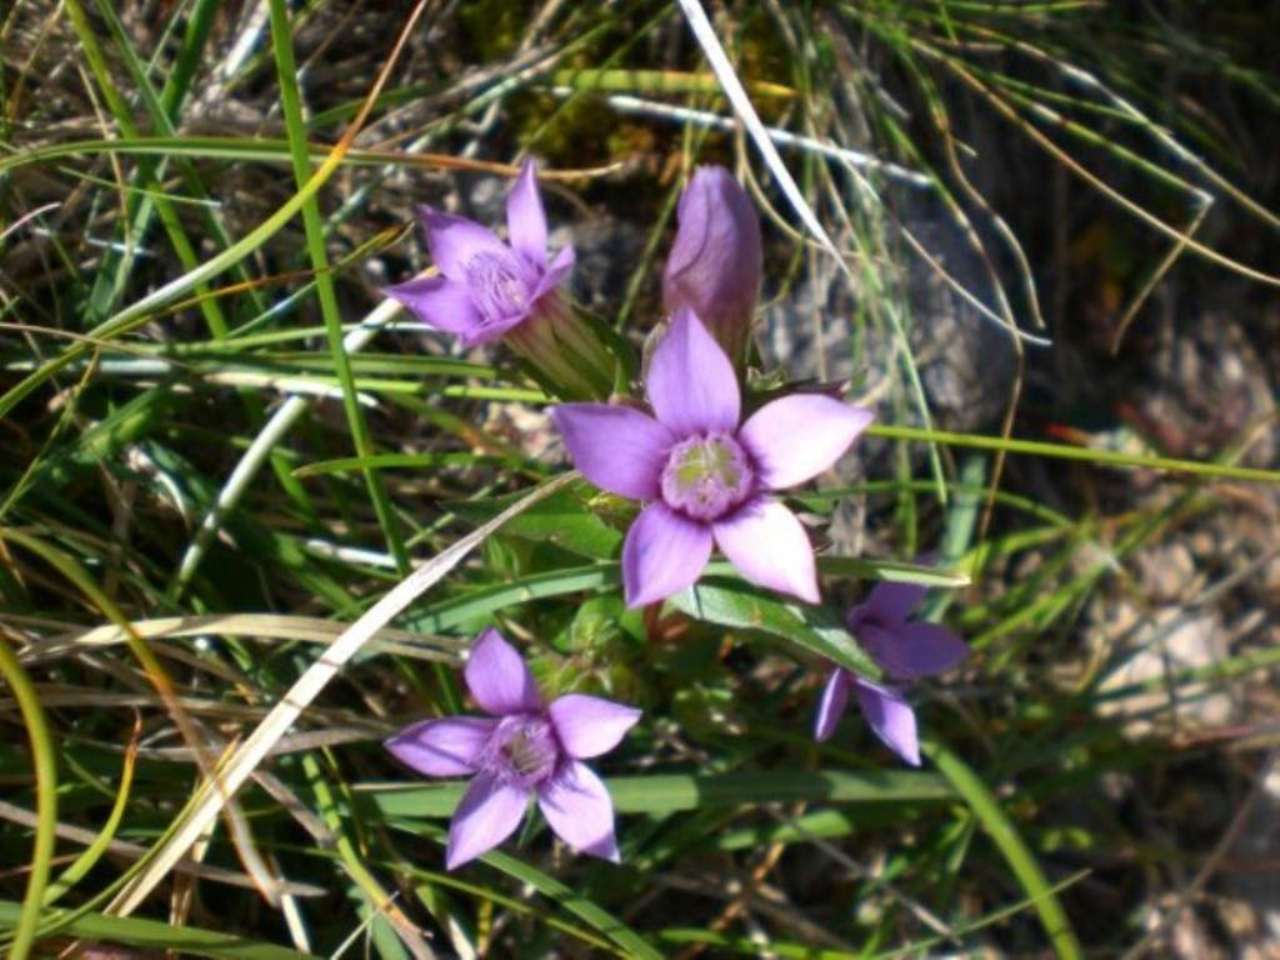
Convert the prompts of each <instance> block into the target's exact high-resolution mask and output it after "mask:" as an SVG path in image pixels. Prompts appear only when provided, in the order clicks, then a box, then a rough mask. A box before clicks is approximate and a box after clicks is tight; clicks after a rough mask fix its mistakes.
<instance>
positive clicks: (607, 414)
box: [551, 308, 872, 607]
mask: <svg viewBox="0 0 1280 960" xmlns="http://www.w3.org/2000/svg"><path fill="white" fill-rule="evenodd" d="M645 388H646V391H647V393H648V397H649V404H650V406H652V408H653V412H654V415H655V416H652V417H651V416H649V415H647V414H645V413H642V412H640V411H639V410H635V409H632V408H630V407H624V406H608V405H604V404H593V403H574V404H564V405H562V406H559V407H556V408H555V409H553V410H552V411H551V414H552V417H553V418H554V420H555V424H556V426H557V428H558V429H559V430H560V433H561V434H562V435H563V436H564V441H565V444H566V446H568V448H569V453H570V455H571V456H572V457H573V460H574V463H575V464H576V466H577V467H578V469H579V470H581V471H582V473H583V474H584V475H585V476H586V478H587V479H588V480H590V481H591V482H592V483H594V484H596V486H598V487H602V488H603V489H605V490H608V491H609V492H610V493H616V494H618V495H619V496H623V497H630V498H632V499H635V500H642V501H649V505H648V506H646V507H645V508H644V510H643V511H642V512H641V513H640V516H639V517H637V518H636V521H635V523H633V524H632V525H631V529H630V530H629V531H628V533H627V537H626V541H625V542H624V544H623V547H622V581H623V585H624V587H625V590H626V598H627V605H628V606H631V607H637V606H641V605H643V604H647V603H654V602H656V601H659V600H663V599H665V598H666V597H669V596H671V595H672V594H674V593H677V592H679V591H680V590H683V589H684V588H685V587H687V586H689V585H690V584H692V583H693V582H694V581H696V580H697V579H698V576H699V575H700V574H701V573H702V569H703V567H705V566H706V564H707V561H708V559H710V557H711V548H712V544H713V542H714V543H715V544H718V545H719V547H720V549H721V550H722V551H723V552H724V553H725V555H726V556H727V557H728V558H729V559H730V560H731V561H732V562H733V564H734V566H736V567H737V568H738V569H739V570H740V571H741V572H742V575H743V576H744V577H746V578H747V579H748V580H750V581H752V582H753V583H757V584H760V585H761V586H765V587H769V588H772V589H776V590H781V591H784V592H786V593H790V594H794V595H795V596H797V597H800V598H802V599H804V600H808V601H809V602H811V603H816V602H817V601H818V581H817V574H816V571H815V569H814V561H813V548H812V547H811V546H810V544H809V538H808V536H807V535H806V534H805V531H804V527H802V526H801V524H800V521H799V520H798V519H796V516H795V514H793V513H792V512H791V511H790V510H788V509H787V508H786V507H785V506H784V505H783V504H782V503H781V502H779V501H778V500H776V499H774V498H772V497H770V496H768V493H769V491H772V490H780V489H783V488H786V487H791V486H795V485H796V484H798V483H803V482H804V481H806V480H808V479H810V478H811V477H814V476H816V475H817V474H819V473H821V472H822V471H823V470H826V469H827V468H828V467H830V466H831V465H832V464H833V463H834V462H835V461H836V460H837V459H838V458H839V457H840V455H841V454H842V453H844V451H845V450H846V449H847V448H848V446H849V445H850V444H851V443H852V442H853V441H854V439H855V438H856V437H857V436H858V434H859V433H861V432H862V430H863V429H864V428H865V427H866V426H867V424H868V423H870V422H871V418H872V413H871V411H870V410H866V409H863V408H861V407H853V406H849V405H848V404H845V403H841V402H840V401H839V400H836V399H834V398H832V397H829V396H825V395H822V394H793V395H792V396H789V397H783V398H782V399H780V400H774V401H772V402H771V403H768V404H765V406H763V407H761V408H760V409H759V410H758V411H756V412H755V413H754V414H752V415H751V416H750V417H749V418H748V419H747V421H746V422H745V423H741V424H740V423H739V421H740V419H741V398H740V396H739V393H738V381H737V378H736V377H735V376H734V372H733V365H732V364H731V363H730V362H729V358H728V357H727V356H726V355H725V352H724V351H723V350H722V349H720V347H719V346H718V345H717V344H716V342H715V341H714V340H713V339H712V338H711V336H710V335H709V334H708V333H707V331H706V328H705V327H703V325H702V323H701V321H699V320H698V318H697V316H695V314H694V313H693V311H692V310H690V309H687V308H686V309H683V310H681V311H679V312H678V313H677V314H676V316H675V318H674V320H673V322H672V324H671V329H670V330H669V331H668V332H667V334H666V336H665V337H664V338H663V340H662V342H661V343H659V344H658V347H657V349H655V350H654V352H653V358H652V360H651V362H650V364H649V372H648V375H647V377H646V379H645Z"/></svg>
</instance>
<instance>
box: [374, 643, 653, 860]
mask: <svg viewBox="0 0 1280 960" xmlns="http://www.w3.org/2000/svg"><path fill="white" fill-rule="evenodd" d="M466 678H467V688H468V689H469V690H470V691H471V696H472V697H473V698H475V701H476V703H478V704H479V705H480V708H481V709H482V710H484V712H485V713H487V714H489V716H487V717H445V718H443V719H441V720H423V721H421V722H419V723H415V724H412V725H410V726H408V727H405V728H404V729H403V730H401V731H400V732H399V733H397V734H396V735H395V736H394V737H392V738H391V739H390V740H388V741H387V744H386V746H387V749H388V750H390V751H391V752H392V753H393V754H394V755H395V756H396V758H397V759H398V760H400V761H401V762H402V763H404V764H406V765H408V766H410V767H412V768H413V769H414V770H417V771H418V772H419V773H424V774H426V775H427V776H429V777H461V776H468V775H470V776H472V780H471V786H469V787H468V788H467V792H466V793H465V794H463V796H462V800H461V801H460V802H459V804H458V809H457V810H456V811H455V812H454V815H453V823H452V824H451V825H450V828H449V846H448V849H447V850H446V851H445V865H446V867H447V868H448V869H450V870H453V869H454V868H455V867H460V866H462V864H464V863H466V862H467V861H468V860H472V859H474V858H476V857H478V856H480V855H481V854H483V853H485V852H487V851H489V850H491V849H493V848H494V847H496V846H497V845H498V844H500V843H502V841H503V840H506V839H507V837H509V836H511V834H512V833H513V832H514V831H515V829H516V827H517V826H519V825H520V820H521V818H522V817H523V816H524V813H525V810H526V809H527V808H528V806H529V796H530V795H531V794H534V795H536V796H537V798H538V806H539V807H540V808H541V810H542V814H543V816H545V817H546V818H547V822H548V823H550V824H551V829H552V830H554V831H555V832H556V834H557V835H558V836H559V837H560V839H561V840H563V841H564V842H565V843H567V844H568V845H569V846H571V847H572V848H573V849H575V850H577V851H579V852H581V853H589V854H591V855H592V856H596V857H603V858H604V859H606V860H612V861H613V862H614V863H617V862H618V844H617V841H616V840H615V838H614V833H613V801H611V800H610V799H609V791H608V790H606V789H605V785H604V784H603V783H602V782H601V781H600V778H599V777H597V776H596V775H595V774H594V773H593V772H592V771H591V768H590V767H588V766H587V765H586V764H585V763H583V762H582V761H583V760H587V759H590V758H591V757H598V756H600V755H601V754H603V753H608V752H609V751H610V750H612V749H613V748H614V747H616V746H617V745H618V742H619V741H620V740H621V739H622V737H623V736H624V735H625V734H626V732H627V731H628V730H629V729H631V727H632V725H634V724H635V722H636V721H637V720H639V719H640V711H639V710H636V709H634V708H633V707H627V706H623V705H622V704H618V703H614V702H613V701H611V700H604V699H602V698H600V697H591V696H587V695H585V694H580V693H570V694H566V695H565V696H562V697H557V698H556V699H555V700H553V701H552V702H551V703H550V705H544V704H543V702H542V697H541V696H540V695H539V694H538V688H537V686H536V685H535V684H534V680H533V675H532V674H530V673H529V669H528V668H527V667H526V666H525V665H524V661H523V660H521V659H520V654H519V653H517V652H516V650H515V649H514V648H513V647H512V646H511V645H510V644H509V643H507V642H506V640H504V639H503V638H502V634H500V633H498V631H497V630H494V629H492V628H490V629H488V630H485V631H484V632H483V633H481V634H480V636H479V637H477V638H476V642H475V644H474V645H473V646H472V648H471V655H470V657H468V658H467V666H466Z"/></svg>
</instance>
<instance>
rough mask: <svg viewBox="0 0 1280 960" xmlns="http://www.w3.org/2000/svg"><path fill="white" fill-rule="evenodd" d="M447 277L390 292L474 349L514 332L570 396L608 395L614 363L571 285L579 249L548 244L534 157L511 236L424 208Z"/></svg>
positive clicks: (512, 207) (514, 199)
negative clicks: (568, 293) (565, 288)
mask: <svg viewBox="0 0 1280 960" xmlns="http://www.w3.org/2000/svg"><path fill="white" fill-rule="evenodd" d="M421 215H422V220H423V223H424V225H425V226H426V231H427V246H428V248H429V249H430V251H431V258H432V260H434V261H435V264H436V267H437V268H438V269H439V273H438V274H437V275H436V276H432V277H424V278H419V279H415V280H410V281H408V282H407V283H402V284H399V285H397V286H394V287H390V288H388V289H387V291H386V293H387V295H388V296H390V297H392V298H394V299H396V300H398V301H400V302H401V303H402V304H404V305H405V306H406V307H408V308H409V309H410V310H411V311H413V313H414V314H416V315H417V317H418V318H419V319H420V320H422V322H423V323H425V324H427V326H429V327H432V328H434V329H436V330H443V331H445V332H447V333H452V334H454V335H456V336H457V337H458V339H459V340H461V341H462V343H463V345H464V346H467V347H472V346H476V345H477V344H482V343H488V342H490V341H493V340H497V339H498V338H499V337H504V338H505V339H506V340H507V342H508V343H509V344H510V345H511V346H512V348H513V349H515V350H516V352H517V353H519V354H520V355H521V356H522V357H523V358H524V359H525V360H526V361H527V362H528V363H529V364H530V366H531V367H532V368H533V372H534V373H535V374H538V375H539V378H540V379H542V380H544V381H546V382H547V385H548V386H550V387H551V388H552V389H555V390H557V392H559V393H561V394H564V395H567V396H584V397H591V396H607V395H608V391H609V388H610V387H611V386H612V383H613V362H612V359H611V357H610V356H609V354H608V351H607V350H606V349H605V348H604V346H603V345H602V344H601V343H600V342H599V340H598V338H596V337H595V336H594V333H593V332H592V331H591V330H590V328H589V327H588V326H587V325H586V324H585V323H584V322H583V321H582V320H581V319H580V318H578V317H576V316H575V315H574V313H573V311H572V310H571V309H570V308H569V305H568V304H567V303H566V302H565V298H564V294H563V292H562V291H561V290H560V287H561V285H562V284H563V283H564V281H565V280H566V279H567V278H568V276H569V274H570V272H571V271H572V270H573V263H574V252H573V247H572V246H565V247H563V248H562V249H561V250H560V252H559V253H557V254H556V255H555V256H554V257H551V256H549V254H548V250H547V218H546V214H545V212H544V211H543V208H542V197H541V195H540V194H539V192H538V181H537V177H536V171H535V168H534V164H533V161H532V160H526V161H525V163H524V166H523V167H521V169H520V175H519V177H518V178H517V179H516V182H515V186H513V187H512V188H511V192H510V193H509V194H508V195H507V242H506V243H504V242H503V241H502V240H500V239H499V238H498V236H497V235H496V234H495V233H494V232H493V231H492V230H490V229H489V228H488V227H485V226H483V225H481V224H479V223H476V222H475V221H474V220H468V219H466V218H465V217H457V216H453V215H452V214H448V213H441V212H440V211H438V210H433V209H431V208H430V207H422V208H421Z"/></svg>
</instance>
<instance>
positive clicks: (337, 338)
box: [270, 0, 409, 576]
mask: <svg viewBox="0 0 1280 960" xmlns="http://www.w3.org/2000/svg"><path fill="white" fill-rule="evenodd" d="M270 4H271V43H272V47H273V49H274V51H275V58H276V70H277V74H278V76H279V80H280V106H281V110H282V112H283V114H284V122H285V129H286V130H287V131H288V134H289V147H290V153H291V156H292V159H293V175H294V179H295V180H296V181H297V185H298V187H299V188H301V187H303V186H305V184H306V182H307V180H308V179H309V177H310V176H311V161H310V159H309V158H308V156H307V128H306V124H305V123H304V122H303V119H302V103H301V97H300V95H299V92H298V83H297V69H298V68H297V65H296V64H295V62H294V56H293V34H292V33H291V32H290V27H289V12H288V10H287V9H286V7H285V4H284V0H270ZM302 223H303V227H304V229H305V232H306V238H307V253H308V254H309V256H310V257H311V266H312V269H313V270H314V271H315V274H316V292H317V294H318V296H319V299H320V313H321V315H322V316H323V317H324V325H325V332H326V333H327V335H328V338H329V354H330V356H331V357H332V358H333V368H334V371H335V372H336V373H337V375H338V382H339V383H340V384H341V385H342V405H343V409H344V410H345V411H346V414H347V426H348V428H349V429H350V430H351V440H352V443H353V445H354V446H355V451H356V456H358V457H372V456H373V455H374V453H375V451H374V447H373V438H372V437H371V435H370V433H369V424H368V422H367V421H366V420H365V418H364V411H363V410H361V409H360V404H359V402H358V401H357V398H356V388H355V383H354V378H353V377H352V374H351V362H350V360H349V359H348V357H347V352H346V350H345V349H343V343H342V314H341V311H340V310H339V308H338V299H337V296H336V295H335V292H334V286H333V275H332V274H331V273H330V272H329V257H328V254H327V253H326V252H325V236H324V225H323V223H322V222H321V220H320V208H319V205H318V204H317V203H316V199H315V197H314V196H313V197H309V198H308V199H307V201H306V202H305V203H304V204H303V205H302ZM362 472H363V474H364V479H365V484H366V486H367V487H368V490H369V499H370V500H371V501H372V502H373V511H374V514H375V516H377V518H378V526H379V527H381V528H382V536H383V539H385V540H386V542H387V547H388V549H390V551H391V555H392V556H393V557H395V560H396V569H397V570H398V572H399V573H400V575H401V576H404V575H405V574H407V573H408V571H409V554H408V552H407V551H406V550H405V546H404V539H403V537H401V536H400V532H399V530H398V529H397V527H396V520H395V515H394V513H393V512H392V509H391V501H390V498H389V497H388V496H387V488H386V485H385V484H384V483H383V480H382V475H381V474H380V473H379V472H378V471H376V470H373V469H369V468H367V467H366V468H365V469H363V471H362Z"/></svg>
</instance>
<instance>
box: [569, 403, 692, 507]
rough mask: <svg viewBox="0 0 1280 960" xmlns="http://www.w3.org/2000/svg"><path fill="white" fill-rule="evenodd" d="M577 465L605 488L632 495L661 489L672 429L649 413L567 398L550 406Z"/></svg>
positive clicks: (653, 494) (648, 496)
mask: <svg viewBox="0 0 1280 960" xmlns="http://www.w3.org/2000/svg"><path fill="white" fill-rule="evenodd" d="M551 419H552V421H553V422H554V423H555V425H556V429H557V430H559V431H560V435H561V436H562V437H564V444H565V446H566V447H568V448H569V456H570V457H572V458H573V465H574V466H575V467H577V468H578V469H579V470H580V471H582V475H583V476H584V477H586V478H587V479H588V480H590V481H591V482H592V483H594V484H595V485H596V486H597V487H600V488H601V489H602V490H608V491H609V492H610V493H616V494H618V496H621V497H629V498H630V499H632V500H654V499H657V497H658V494H659V480H660V478H661V476H662V468H663V467H664V466H665V465H666V462H667V451H669V450H670V449H671V445H672V444H673V443H675V438H674V437H673V436H672V435H671V431H670V430H668V429H667V428H666V427H664V426H663V425H662V424H660V423H659V422H658V421H657V420H655V419H653V418H652V417H650V416H649V415H648V414H644V413H641V412H640V411H639V410H633V409H631V408H630V407H615V406H608V405H606V404H603V403H565V404H561V405H560V406H558V407H553V408H552V410H551Z"/></svg>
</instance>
